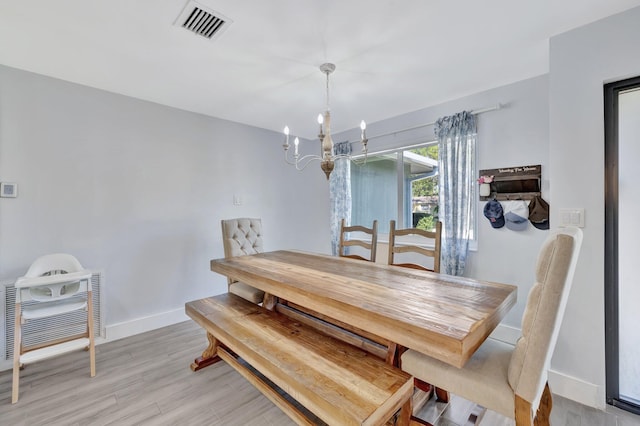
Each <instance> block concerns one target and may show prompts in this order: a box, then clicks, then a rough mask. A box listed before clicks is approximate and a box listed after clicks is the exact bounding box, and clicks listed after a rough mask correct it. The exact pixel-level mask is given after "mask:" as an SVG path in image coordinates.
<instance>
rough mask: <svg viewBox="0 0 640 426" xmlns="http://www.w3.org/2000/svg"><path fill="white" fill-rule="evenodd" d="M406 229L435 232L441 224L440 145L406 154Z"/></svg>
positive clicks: (425, 147)
mask: <svg viewBox="0 0 640 426" xmlns="http://www.w3.org/2000/svg"><path fill="white" fill-rule="evenodd" d="M403 159H404V178H405V185H404V187H405V202H404V205H405V209H404V211H405V226H407V227H409V226H413V227H414V228H420V229H424V230H427V231H435V228H436V223H437V221H438V145H437V144H433V145H428V146H424V147H420V148H414V149H410V150H406V151H404V152H403Z"/></svg>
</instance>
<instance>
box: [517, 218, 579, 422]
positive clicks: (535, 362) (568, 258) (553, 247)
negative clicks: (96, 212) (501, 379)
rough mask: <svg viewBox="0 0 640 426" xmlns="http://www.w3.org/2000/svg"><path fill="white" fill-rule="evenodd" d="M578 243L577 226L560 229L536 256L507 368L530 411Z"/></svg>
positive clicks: (541, 380) (562, 307) (543, 375)
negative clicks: (532, 281) (533, 278)
mask: <svg viewBox="0 0 640 426" xmlns="http://www.w3.org/2000/svg"><path fill="white" fill-rule="evenodd" d="M581 244H582V231H581V230H580V229H578V228H561V229H559V230H557V231H555V232H553V233H552V234H551V235H549V237H548V238H547V240H546V241H545V243H544V244H543V246H542V248H541V249H540V253H539V255H538V260H537V263H536V271H535V273H536V283H535V284H534V286H533V287H532V288H531V291H530V292H529V296H528V298H527V305H526V307H525V311H524V315H523V317H522V336H521V337H520V339H519V340H518V342H517V343H516V347H515V349H514V350H513V353H512V355H511V361H510V363H509V369H508V380H509V385H511V388H512V389H513V391H514V393H515V394H516V395H518V396H520V397H521V398H523V399H525V400H526V401H530V402H531V407H532V409H533V410H536V409H537V407H538V405H539V403H540V398H541V396H542V392H543V390H544V387H545V383H546V382H547V371H548V369H549V364H550V362H551V356H552V355H553V350H554V348H555V344H556V341H557V339H558V332H559V331H560V325H561V324H562V317H563V316H564V311H565V307H566V304H567V298H568V297H569V290H570V288H571V283H572V281H573V273H574V271H575V267H576V262H577V260H578V253H579V251H580V246H581Z"/></svg>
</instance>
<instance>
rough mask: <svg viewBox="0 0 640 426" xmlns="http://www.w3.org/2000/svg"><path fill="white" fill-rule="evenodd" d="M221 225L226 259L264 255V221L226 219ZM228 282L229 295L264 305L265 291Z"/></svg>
mask: <svg viewBox="0 0 640 426" xmlns="http://www.w3.org/2000/svg"><path fill="white" fill-rule="evenodd" d="M221 224H222V243H223V246H224V257H225V258H230V257H235V256H245V255H249V254H256V253H262V252H263V251H264V247H263V243H262V221H261V220H260V219H250V218H237V219H224V220H222V221H221ZM227 282H228V289H229V293H233V294H235V295H236V296H240V297H242V298H243V299H246V300H248V301H250V302H253V303H262V301H263V299H264V291H262V290H258V289H257V288H255V287H251V286H250V285H249V284H246V283H244V282H242V281H238V280H235V279H232V278H228V279H227Z"/></svg>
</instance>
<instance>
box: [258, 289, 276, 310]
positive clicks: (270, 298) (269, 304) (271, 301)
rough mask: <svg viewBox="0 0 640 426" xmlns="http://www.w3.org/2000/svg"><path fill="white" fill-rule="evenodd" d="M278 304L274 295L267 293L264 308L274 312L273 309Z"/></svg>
mask: <svg viewBox="0 0 640 426" xmlns="http://www.w3.org/2000/svg"><path fill="white" fill-rule="evenodd" d="M277 303H278V298H277V297H276V296H274V295H273V294H269V293H265V294H264V298H263V299H262V306H264V307H265V308H267V309H268V310H270V311H273V308H274V307H275V306H276V304H277Z"/></svg>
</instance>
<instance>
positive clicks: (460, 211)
mask: <svg viewBox="0 0 640 426" xmlns="http://www.w3.org/2000/svg"><path fill="white" fill-rule="evenodd" d="M435 134H436V137H437V138H438V156H439V160H438V166H439V168H440V206H439V217H440V220H441V221H442V245H441V247H442V248H441V251H442V257H441V263H440V272H442V273H445V274H450V275H462V274H463V273H464V266H465V263H466V260H467V252H468V250H469V238H470V234H471V229H472V226H473V220H474V214H475V213H474V212H475V210H474V209H473V205H474V203H473V200H472V195H473V193H474V185H475V182H476V180H475V145H476V120H475V116H474V115H473V114H471V113H470V112H468V111H463V112H460V113H458V114H455V115H452V116H450V117H442V118H440V119H438V121H436V124H435Z"/></svg>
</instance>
